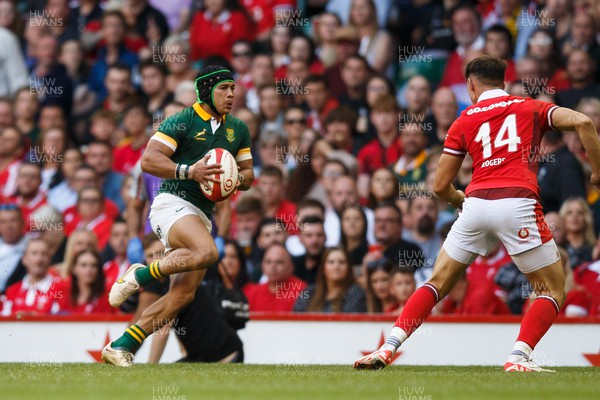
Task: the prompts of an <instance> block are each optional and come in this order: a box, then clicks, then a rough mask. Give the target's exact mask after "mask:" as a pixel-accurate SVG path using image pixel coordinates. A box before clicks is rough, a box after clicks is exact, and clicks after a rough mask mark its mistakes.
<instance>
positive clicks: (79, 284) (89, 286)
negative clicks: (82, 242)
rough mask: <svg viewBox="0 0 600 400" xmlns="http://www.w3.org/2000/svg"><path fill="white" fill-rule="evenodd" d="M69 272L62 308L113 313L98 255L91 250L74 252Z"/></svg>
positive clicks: (85, 311) (87, 312)
mask: <svg viewBox="0 0 600 400" xmlns="http://www.w3.org/2000/svg"><path fill="white" fill-rule="evenodd" d="M73 262H74V264H73V271H72V272H71V285H70V288H69V291H68V295H66V296H65V297H64V300H65V301H64V302H63V303H62V310H64V311H69V312H72V313H81V314H91V313H114V312H115V311H116V309H115V308H112V307H111V306H110V304H109V303H108V290H107V289H106V286H105V278H104V272H103V270H102V265H101V264H100V256H99V255H98V253H97V252H95V251H93V250H83V251H80V252H79V253H77V254H75V258H74V260H73Z"/></svg>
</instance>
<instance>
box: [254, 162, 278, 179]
mask: <svg viewBox="0 0 600 400" xmlns="http://www.w3.org/2000/svg"><path fill="white" fill-rule="evenodd" d="M263 176H271V177H274V178H277V179H279V181H280V182H283V172H281V169H279V168H277V167H274V166H272V165H267V166H264V167H263V168H262V169H261V170H260V175H259V176H258V179H259V180H260V178H261V177H263Z"/></svg>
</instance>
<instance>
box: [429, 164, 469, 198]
mask: <svg viewBox="0 0 600 400" xmlns="http://www.w3.org/2000/svg"><path fill="white" fill-rule="evenodd" d="M463 160H464V157H456V156H450V155H448V154H442V155H441V156H440V160H439V161H438V167H437V169H436V172H435V179H434V181H433V191H434V192H435V194H437V195H438V196H439V197H440V198H441V199H443V200H445V201H447V202H448V203H450V205H451V206H452V207H454V208H458V209H461V208H462V203H463V201H465V194H464V192H463V191H462V190H456V189H455V188H454V185H453V184H452V182H453V181H454V179H455V178H456V175H457V174H458V171H459V170H460V166H461V165H462V162H463Z"/></svg>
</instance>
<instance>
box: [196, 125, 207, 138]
mask: <svg viewBox="0 0 600 400" xmlns="http://www.w3.org/2000/svg"><path fill="white" fill-rule="evenodd" d="M205 134H206V128H204V129H202V131H201V132H198V133H196V136H194V139H196V140H206V138H205V137H204V135H205Z"/></svg>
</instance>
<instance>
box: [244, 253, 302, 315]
mask: <svg viewBox="0 0 600 400" xmlns="http://www.w3.org/2000/svg"><path fill="white" fill-rule="evenodd" d="M262 272H263V274H264V275H265V276H266V279H267V281H266V282H265V283H261V284H257V285H246V286H245V287H244V293H245V294H246V297H247V298H248V303H249V305H250V311H251V312H253V311H271V312H290V311H292V309H293V308H294V303H295V302H296V300H297V299H298V297H299V296H300V295H301V293H302V291H303V290H304V288H305V287H306V282H304V281H302V280H300V279H298V278H296V277H295V276H294V275H293V273H294V266H293V264H292V260H291V258H290V255H289V253H288V252H287V250H286V249H285V247H284V246H282V245H279V244H274V245H272V246H271V247H269V248H268V249H267V251H266V252H265V255H264V257H263V262H262Z"/></svg>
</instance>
